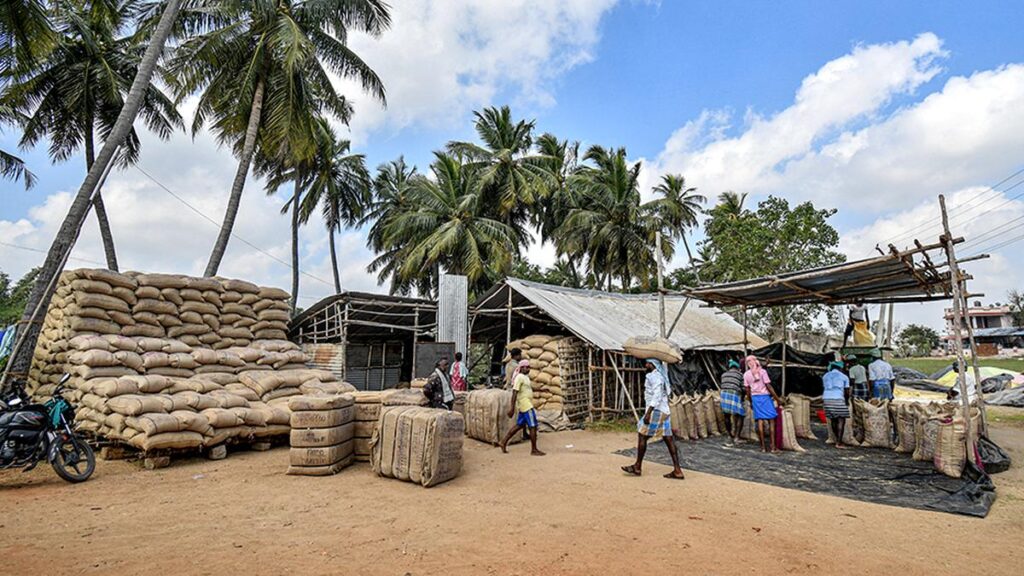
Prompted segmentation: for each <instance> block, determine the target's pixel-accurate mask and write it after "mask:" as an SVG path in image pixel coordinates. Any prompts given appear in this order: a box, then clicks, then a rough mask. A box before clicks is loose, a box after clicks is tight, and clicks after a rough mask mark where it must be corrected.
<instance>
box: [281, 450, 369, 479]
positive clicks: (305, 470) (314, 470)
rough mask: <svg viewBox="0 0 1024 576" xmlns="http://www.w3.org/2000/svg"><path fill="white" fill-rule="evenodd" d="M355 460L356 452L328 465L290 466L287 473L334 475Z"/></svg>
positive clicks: (292, 474) (294, 474)
mask: <svg viewBox="0 0 1024 576" xmlns="http://www.w3.org/2000/svg"><path fill="white" fill-rule="evenodd" d="M353 460H354V454H349V455H348V456H346V457H345V458H343V459H342V460H340V461H338V462H335V463H334V464H330V465H327V466H289V467H288V472H287V474H289V475H291V476H333V475H334V474H337V473H338V472H341V471H342V470H344V469H345V468H347V467H348V466H349V465H351V464H352V461H353Z"/></svg>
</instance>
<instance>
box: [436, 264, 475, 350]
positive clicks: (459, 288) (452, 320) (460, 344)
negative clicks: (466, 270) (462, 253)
mask: <svg viewBox="0 0 1024 576" xmlns="http://www.w3.org/2000/svg"><path fill="white" fill-rule="evenodd" d="M468 299H469V283H468V282H467V280H466V277H465V276H457V275H454V274H442V275H441V282H440V283H439V285H438V300H437V339H436V340H437V342H454V343H455V351H456V352H462V355H463V356H465V355H466V348H467V345H468V338H469V336H468V330H469V300H468Z"/></svg>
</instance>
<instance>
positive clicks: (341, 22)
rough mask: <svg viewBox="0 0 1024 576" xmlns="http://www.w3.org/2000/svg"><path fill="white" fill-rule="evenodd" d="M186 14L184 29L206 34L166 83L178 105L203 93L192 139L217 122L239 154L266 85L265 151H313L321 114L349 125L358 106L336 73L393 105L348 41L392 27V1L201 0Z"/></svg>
mask: <svg viewBox="0 0 1024 576" xmlns="http://www.w3.org/2000/svg"><path fill="white" fill-rule="evenodd" d="M208 5H210V6H208ZM206 8H212V9H213V10H207V9H206ZM183 12H184V13H185V17H184V19H183V24H182V26H181V28H182V30H184V31H187V30H197V29H198V30H202V31H203V33H202V34H200V35H198V36H194V37H192V38H189V39H187V40H185V41H184V42H183V43H182V44H181V45H180V46H179V47H178V48H177V49H176V50H175V53H174V57H173V58H172V59H171V61H170V63H169V65H168V67H167V72H168V73H167V74H166V78H167V81H168V83H169V84H171V85H173V86H174V88H175V94H176V96H177V98H178V99H179V100H180V99H183V98H185V97H187V96H189V95H191V94H194V93H196V92H199V93H200V97H199V103H198V106H197V108H196V113H195V117H194V118H193V121H192V131H193V133H195V132H198V131H199V130H200V129H201V128H202V127H203V125H204V124H206V123H207V122H210V123H211V124H212V127H213V130H214V133H215V134H216V135H217V137H218V139H219V140H220V141H221V143H227V144H230V145H232V146H233V147H234V149H235V151H236V153H238V152H239V151H240V150H241V147H242V140H243V135H244V133H245V129H246V126H247V124H248V121H249V115H250V113H251V111H252V102H253V97H254V94H256V92H257V87H258V86H261V87H262V89H263V90H264V91H265V92H264V94H265V95H264V104H263V110H262V114H261V117H260V134H259V145H260V148H261V149H262V153H263V154H264V155H265V156H268V157H269V156H272V155H277V156H279V157H281V158H285V157H286V156H293V157H296V156H301V155H302V153H301V150H296V149H297V148H300V147H301V146H304V145H305V146H309V145H311V138H310V137H309V135H310V134H311V133H312V132H313V126H312V123H313V119H314V118H315V117H318V116H330V117H334V118H337V119H338V120H341V121H342V122H348V120H349V118H350V117H351V114H352V109H351V106H350V104H349V103H348V101H347V100H346V99H345V98H344V96H342V95H341V94H339V93H338V92H337V91H336V90H335V88H334V86H333V84H332V83H331V77H330V74H329V73H334V74H337V75H339V76H341V77H344V78H353V79H355V80H357V81H359V82H360V83H361V84H362V85H363V88H364V89H365V90H367V91H368V92H369V93H371V94H372V95H373V96H375V97H376V98H377V99H378V100H379V101H381V102H382V103H383V102H384V101H385V96H384V85H383V84H382V83H381V81H380V78H378V77H377V74H376V73H375V72H374V71H373V70H371V69H370V67H369V66H367V65H366V63H365V62H363V60H362V59H361V58H360V57H359V56H358V55H356V54H355V53H354V52H353V51H352V50H351V49H350V48H349V47H348V46H347V44H346V42H347V38H348V33H349V31H350V30H356V31H360V32H365V33H368V34H371V35H374V36H377V35H379V34H381V33H382V32H383V31H384V30H385V29H387V28H388V27H389V26H390V23H391V20H390V15H389V14H388V7H387V5H386V4H385V3H384V2H381V1H379V0H319V1H313V0H307V1H298V0H228V1H226V2H217V1H215V0H197V1H196V2H194V3H193V6H192V7H191V8H190V9H186V10H183Z"/></svg>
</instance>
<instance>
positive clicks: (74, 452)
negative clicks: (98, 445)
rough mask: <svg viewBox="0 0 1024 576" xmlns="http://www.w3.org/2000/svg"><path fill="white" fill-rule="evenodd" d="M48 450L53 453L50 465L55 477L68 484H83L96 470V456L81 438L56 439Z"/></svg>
mask: <svg viewBox="0 0 1024 576" xmlns="http://www.w3.org/2000/svg"><path fill="white" fill-rule="evenodd" d="M50 449H51V450H52V451H53V457H52V458H51V459H50V465H52V466H53V470H54V472H56V473H57V476H60V477H61V478H63V479H64V480H67V481H68V482H71V483H73V484H74V483H78V482H85V481H86V480H88V479H89V476H92V473H93V471H94V470H95V469H96V455H95V454H94V453H93V451H92V447H91V446H89V445H88V444H86V443H85V441H84V440H82V439H81V438H78V437H76V436H71V437H70V438H67V439H58V441H57V442H56V443H55V444H53V446H52V447H51V448H50Z"/></svg>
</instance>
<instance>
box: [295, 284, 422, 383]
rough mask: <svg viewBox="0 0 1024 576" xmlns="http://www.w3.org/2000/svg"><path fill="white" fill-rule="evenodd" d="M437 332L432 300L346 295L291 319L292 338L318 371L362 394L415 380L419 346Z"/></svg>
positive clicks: (325, 300)
mask: <svg viewBox="0 0 1024 576" xmlns="http://www.w3.org/2000/svg"><path fill="white" fill-rule="evenodd" d="M436 330H437V303H436V302H434V301H432V300H424V299H420V298H408V297H404V296H391V295H385V294H371V293H368V292H342V293H340V294H335V295H334V296H329V297H327V298H325V299H323V300H321V301H320V302H317V303H316V304H315V305H313V306H312V307H310V308H309V309H308V310H305V311H303V312H302V313H301V314H299V315H298V316H296V317H295V318H294V319H292V322H291V325H290V328H289V336H290V337H291V339H292V340H293V341H294V342H296V343H298V344H299V345H301V346H302V349H303V351H305V352H306V354H308V355H309V357H310V358H311V360H312V361H311V364H312V365H313V366H314V367H316V368H323V369H325V370H330V371H331V372H333V373H334V374H335V375H336V376H337V377H338V378H340V379H342V380H345V381H347V382H349V383H351V384H352V385H353V386H355V387H356V388H358V389H360V390H384V389H387V388H394V387H395V386H397V385H398V383H399V382H408V381H410V380H411V379H412V372H413V367H414V366H415V364H416V354H417V348H418V347H419V346H420V345H421V343H422V341H424V340H427V341H432V340H434V335H435V334H436Z"/></svg>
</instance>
